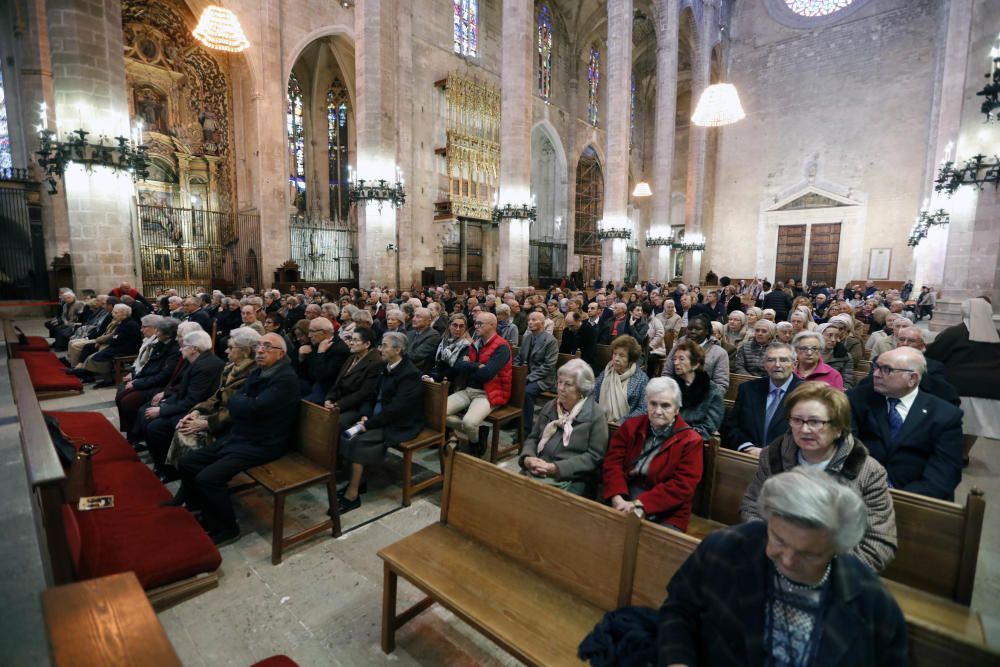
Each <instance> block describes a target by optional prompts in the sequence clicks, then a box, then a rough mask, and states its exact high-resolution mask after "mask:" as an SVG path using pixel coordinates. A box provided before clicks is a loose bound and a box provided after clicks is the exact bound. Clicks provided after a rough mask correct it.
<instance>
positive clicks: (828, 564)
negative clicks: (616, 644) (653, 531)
mask: <svg viewBox="0 0 1000 667" xmlns="http://www.w3.org/2000/svg"><path fill="white" fill-rule="evenodd" d="M759 507H760V516H761V517H762V518H763V519H764V521H751V522H749V523H743V524H740V525H738V526H733V527H731V528H725V529H723V530H719V531H716V532H714V533H712V534H711V535H709V536H708V537H706V538H705V539H704V540H703V541H702V542H701V544H700V545H699V546H698V548H697V549H696V550H695V552H694V553H693V554H692V555H691V556H690V557H689V558H688V559H687V561H686V562H685V563H684V564H683V565H682V566H681V567H680V569H678V570H677V572H676V573H675V574H674V576H673V578H672V579H671V580H670V584H669V585H668V586H667V599H666V601H665V602H664V603H663V606H662V607H661V608H660V622H659V628H658V629H659V632H658V642H659V646H658V651H659V660H660V664H661V665H674V664H685V665H693V664H695V663H696V662H697V664H706V665H751V664H763V663H764V662H765V659H764V656H765V655H767V656H770V658H768V659H767V664H782V665H804V664H819V663H820V662H821V660H820V659H819V658H817V657H816V656H818V655H819V656H822V655H826V656H834V657H831V658H829V659H828V660H825V661H822V662H823V664H830V665H852V666H853V665H872V666H876V665H877V666H879V667H894V666H896V665H906V664H909V660H908V656H907V639H906V620H905V619H904V618H903V614H902V612H901V611H900V610H899V606H898V605H897V604H896V601H895V600H894V599H893V597H892V595H891V594H890V593H889V592H888V591H887V590H886V588H885V586H883V585H882V582H881V581H880V580H879V578H878V575H876V574H875V573H874V572H872V571H871V570H869V569H868V568H867V567H865V566H864V565H862V564H861V563H860V562H858V559H856V558H855V557H854V556H853V555H851V552H852V550H854V549H855V547H856V546H857V544H858V542H859V541H860V540H861V539H862V536H863V535H864V534H865V530H866V517H865V503H864V502H863V501H862V499H861V498H859V497H858V494H857V493H855V492H854V491H853V490H851V489H850V488H848V487H847V486H844V485H841V484H838V483H837V482H836V481H835V480H834V479H832V478H831V477H830V476H829V475H826V474H825V473H823V472H820V471H817V470H807V469H803V468H802V467H797V468H795V469H793V470H791V471H790V472H786V473H781V474H777V475H774V476H773V477H771V478H770V479H768V480H767V482H765V483H764V485H763V487H762V488H761V490H760V499H759ZM869 525H870V522H869Z"/></svg>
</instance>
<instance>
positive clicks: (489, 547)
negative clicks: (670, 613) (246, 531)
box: [378, 452, 640, 667]
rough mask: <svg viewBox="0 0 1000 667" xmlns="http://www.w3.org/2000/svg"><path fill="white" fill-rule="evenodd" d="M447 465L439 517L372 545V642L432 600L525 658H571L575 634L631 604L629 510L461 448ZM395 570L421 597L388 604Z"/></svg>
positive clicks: (388, 648) (565, 661)
mask: <svg viewBox="0 0 1000 667" xmlns="http://www.w3.org/2000/svg"><path fill="white" fill-rule="evenodd" d="M447 463H448V465H447V473H446V481H445V490H444V495H443V496H442V499H441V520H440V522H439V523H436V524H434V525H432V526H428V527H427V528H424V529H423V530H421V531H418V532H416V533H414V534H412V535H410V536H408V537H405V538H403V539H402V540H400V541H399V542H396V543H395V544H392V545H390V546H388V547H386V548H384V549H382V550H381V551H379V552H378V555H379V557H380V558H382V560H383V562H384V571H385V583H384V588H383V608H382V650H383V651H385V652H386V653H391V652H392V651H393V650H394V648H395V635H396V630H398V629H399V628H400V627H401V626H402V625H403V624H404V623H406V622H407V621H409V620H411V619H412V618H414V617H415V616H417V615H418V614H419V613H421V612H422V611H423V610H425V609H427V608H428V607H429V606H430V605H431V604H434V603H435V602H436V603H438V604H441V605H442V606H443V607H445V608H447V609H449V610H450V611H452V612H453V613H455V614H456V615H457V616H458V617H459V618H461V619H462V620H464V621H465V622H466V623H469V624H470V625H471V626H472V627H474V628H475V629H476V630H478V631H479V632H481V633H482V634H484V635H485V636H486V637H488V638H489V639H491V640H492V641H494V642H495V643H496V644H498V645H499V646H500V647H501V648H503V649H504V650H506V651H508V652H509V653H511V655H513V656H514V657H515V658H517V659H518V660H520V661H521V662H523V663H525V664H528V665H544V666H546V667H555V666H558V665H579V664H580V662H579V660H578V659H577V658H576V649H577V646H578V645H579V643H580V641H581V640H582V639H583V638H584V637H585V636H586V635H587V634H588V633H589V632H590V631H591V630H592V629H593V628H594V625H595V624H596V623H597V622H598V621H599V620H600V619H601V617H602V616H603V614H604V613H605V612H606V611H609V610H611V609H615V608H617V607H620V606H623V605H626V604H628V602H629V597H630V594H631V590H632V581H631V576H632V572H633V561H634V558H635V546H636V542H637V540H638V533H639V525H640V520H639V518H638V517H637V516H625V515H623V514H621V513H619V512H616V511H614V510H612V509H611V508H609V507H606V506H604V505H600V504H598V503H593V502H590V501H587V500H585V499H583V498H579V497H578V496H574V495H572V494H569V493H566V492H564V491H561V490H558V489H555V488H553V487H550V486H548V485H545V484H540V483H538V482H535V481H533V480H530V479H528V478H526V477H523V476H521V475H516V474H514V473H511V472H509V471H506V470H503V469H502V468H499V467H497V466H493V465H490V464H488V463H486V462H484V461H481V460H478V459H476V458H473V457H470V456H467V455H464V454H456V453H454V452H450V453H449V455H448V459H447ZM499 499H502V502H498V500H499ZM542 518H544V520H542ZM499 526H503V529H498V527H499ZM581 526H586V527H587V529H586V530H581V529H580V527H581ZM400 576H402V577H403V578H404V579H406V580H407V581H409V582H410V583H412V584H413V585H414V586H416V587H417V588H419V589H420V590H421V591H423V592H424V593H425V594H426V596H427V597H426V598H424V599H423V600H421V601H420V602H417V603H416V604H415V605H413V606H412V607H410V608H409V609H407V610H405V611H403V612H402V613H399V614H397V613H396V591H397V582H398V577H400ZM541 619H545V620H544V622H540V620H541Z"/></svg>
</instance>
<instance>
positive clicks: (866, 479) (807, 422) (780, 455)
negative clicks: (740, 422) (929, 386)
mask: <svg viewBox="0 0 1000 667" xmlns="http://www.w3.org/2000/svg"><path fill="white" fill-rule="evenodd" d="M784 410H785V416H786V417H787V418H788V425H789V427H790V431H789V432H788V433H786V434H785V435H784V436H782V438H781V439H780V440H776V441H774V442H772V443H771V444H770V445H768V446H767V448H765V449H764V451H763V452H761V455H760V460H759V462H758V464H757V474H756V475H755V476H754V479H753V481H752V482H751V483H750V486H749V487H748V488H747V491H746V493H745V494H744V496H743V504H742V505H741V507H740V513H741V514H742V516H743V520H744V521H750V520H751V519H760V518H761V511H760V508H759V507H760V506H759V504H758V499H759V496H760V491H761V487H762V486H763V484H764V482H765V481H767V479H768V478H769V477H771V476H773V475H777V474H778V473H781V472H785V471H787V470H791V469H793V468H796V467H799V466H801V467H804V468H812V469H815V470H825V471H826V473H827V474H829V475H831V476H832V477H833V478H834V479H836V480H837V481H838V482H840V483H841V484H844V485H846V486H849V487H851V488H852V489H854V490H855V491H857V492H858V495H860V496H861V498H862V499H864V502H865V506H866V507H867V509H868V524H867V527H866V529H865V535H864V537H863V538H862V539H861V542H860V544H858V545H857V546H856V547H855V548H854V551H853V553H854V555H855V556H857V557H858V558H859V559H860V560H861V562H863V563H864V564H865V565H867V566H868V567H870V568H872V569H873V570H874V571H876V572H881V571H882V570H884V569H885V568H886V567H887V566H888V565H889V563H891V562H892V559H893V558H894V557H895V556H896V514H895V512H894V511H893V509H892V498H891V496H890V495H889V477H888V475H887V474H886V472H885V468H883V467H882V464H881V463H879V462H878V461H876V460H875V459H874V458H873V457H871V456H869V455H868V450H867V449H865V446H864V445H863V444H861V442H860V441H858V440H856V439H855V438H854V436H853V435H852V434H851V405H850V402H849V401H848V400H847V395H846V394H844V392H842V391H838V390H836V389H834V388H832V387H830V386H828V385H826V384H823V383H822V382H805V383H803V384H801V385H799V386H798V387H796V388H795V389H793V390H792V391H791V392H789V394H788V396H786V397H785V404H784Z"/></svg>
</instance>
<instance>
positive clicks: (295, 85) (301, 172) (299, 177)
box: [286, 73, 306, 208]
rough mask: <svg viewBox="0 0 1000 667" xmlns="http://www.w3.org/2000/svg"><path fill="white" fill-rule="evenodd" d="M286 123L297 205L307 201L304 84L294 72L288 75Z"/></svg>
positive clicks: (291, 172)
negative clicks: (301, 84) (301, 83)
mask: <svg viewBox="0 0 1000 667" xmlns="http://www.w3.org/2000/svg"><path fill="white" fill-rule="evenodd" d="M286 125H287V130H288V150H289V158H290V160H291V164H290V166H289V171H290V173H289V175H288V178H289V180H290V181H291V183H292V184H293V186H294V187H295V190H296V194H295V199H296V206H297V207H299V208H301V206H299V204H300V202H301V203H304V202H305V190H306V163H305V147H306V139H305V123H304V119H303V102H302V86H300V85H299V80H298V79H297V78H295V74H294V73H293V74H292V75H291V76H289V77H288V109H287V119H286Z"/></svg>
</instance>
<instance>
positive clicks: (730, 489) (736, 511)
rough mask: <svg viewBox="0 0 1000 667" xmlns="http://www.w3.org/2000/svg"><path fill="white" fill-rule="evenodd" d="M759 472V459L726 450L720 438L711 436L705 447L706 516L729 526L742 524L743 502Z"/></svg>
mask: <svg viewBox="0 0 1000 667" xmlns="http://www.w3.org/2000/svg"><path fill="white" fill-rule="evenodd" d="M756 473H757V459H756V458H754V457H753V456H751V455H749V454H741V453H740V452H735V451H733V450H731V449H724V448H723V447H721V446H720V443H719V439H718V438H712V439H711V440H710V441H709V442H708V444H707V445H706V447H705V465H704V472H703V473H702V477H701V478H702V485H703V487H704V488H703V491H702V494H703V496H702V497H703V499H704V502H703V504H702V510H703V513H704V515H705V518H707V519H712V520H713V521H718V522H720V523H724V524H726V525H732V524H736V523H740V503H742V502H743V494H744V493H745V492H746V490H747V487H748V486H750V482H751V481H753V477H754V475H755V474H756Z"/></svg>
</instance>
